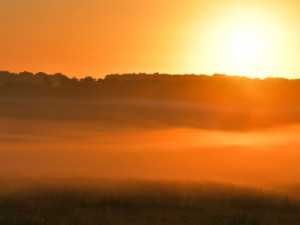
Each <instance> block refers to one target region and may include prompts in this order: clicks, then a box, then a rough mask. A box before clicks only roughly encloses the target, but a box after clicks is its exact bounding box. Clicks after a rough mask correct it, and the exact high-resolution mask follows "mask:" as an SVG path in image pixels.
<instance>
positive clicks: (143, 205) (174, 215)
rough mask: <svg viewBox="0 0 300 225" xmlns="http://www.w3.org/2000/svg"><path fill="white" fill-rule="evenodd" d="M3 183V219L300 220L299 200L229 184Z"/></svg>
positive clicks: (228, 224) (174, 223)
mask: <svg viewBox="0 0 300 225" xmlns="http://www.w3.org/2000/svg"><path fill="white" fill-rule="evenodd" d="M3 181H5V180H2V182H3ZM4 183H5V184H6V185H5V187H4V186H3V185H2V190H1V195H0V224H3V225H10V224H14V225H19V224H20V225H21V224H24V225H25V224H28V225H29V224H40V225H46V224H47V225H48V224H49V225H50V224H57V225H64V224H65V225H67V224H68V225H69V224H74V225H77V224H78V225H79V224H88V225H94V224H95V225H96V224H101V225H102V224H103V225H109V224H111V225H115V224H119V225H123V224H124V225H125V224H126V225H127V224H128V225H134V224H137V225H144V224H149V225H150V224H153V225H154V224H165V225H167V224H170V225H179V224H180V225H181V224H187V225H194V224H195V225H196V224H197V225H213V224H218V225H223V224H224V225H234V224H238V225H260V224H261V225H264V224H272V225H291V224H295V225H296V224H300V202H299V201H298V200H296V199H292V198H288V197H287V196H286V195H283V194H275V193H272V192H266V191H262V190H258V189H251V188H246V187H238V186H233V185H224V184H216V183H201V184H200V183H193V182H167V181H141V180H140V181H137V180H136V181H134V180H131V181H128V180H127V181H126V180H122V181H120V180H119V181H116V180H115V181H113V180H74V179H73V180H72V179H69V180H56V181H54V182H53V181H46V180H44V181H39V182H33V181H32V180H31V181H28V180H24V179H23V180H21V181H18V180H9V181H7V180H6V181H5V182H4ZM2 184H3V183H2ZM7 184H10V185H7Z"/></svg>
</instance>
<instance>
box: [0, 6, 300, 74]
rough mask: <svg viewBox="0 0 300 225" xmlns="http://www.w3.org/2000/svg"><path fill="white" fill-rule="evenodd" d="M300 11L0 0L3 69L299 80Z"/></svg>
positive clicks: (295, 8)
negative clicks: (187, 74)
mask: <svg viewBox="0 0 300 225" xmlns="http://www.w3.org/2000/svg"><path fill="white" fill-rule="evenodd" d="M299 10H300V2H299V1H296V0H284V1H283V0H262V1H261V0H260V1H258V0H251V1H250V0H249V1H242V0H210V1H203V0H198V1H197V0H176V1H174V0H164V1H161V0H151V1H150V0H144V1H142V0H84V1H83V0H43V1H41V0H0V25H1V35H0V43H1V45H0V70H9V71H12V72H21V71H24V70H27V71H31V72H39V71H43V72H47V73H55V72H62V73H64V74H66V75H69V76H77V77H83V76H87V75H92V76H95V77H103V76H104V75H106V74H109V73H128V72H137V73H138V72H147V73H152V72H161V73H205V74H213V73H227V74H239V75H248V76H258V77H265V76H285V77H288V78H297V77H300V64H299V60H300V42H299V38H300V16H299V13H298V12H299ZM245 44H246V45H247V44H249V46H245Z"/></svg>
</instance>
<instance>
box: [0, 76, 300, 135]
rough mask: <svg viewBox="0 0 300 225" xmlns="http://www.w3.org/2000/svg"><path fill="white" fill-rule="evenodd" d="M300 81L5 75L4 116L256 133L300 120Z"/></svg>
mask: <svg viewBox="0 0 300 225" xmlns="http://www.w3.org/2000/svg"><path fill="white" fill-rule="evenodd" d="M299 99H300V80H288V79H283V78H267V79H251V78H247V77H239V76H227V75H224V74H215V75H213V76H207V75H168V74H158V73H155V74H123V75H118V74H112V75H107V76H106V77H105V78H104V79H94V78H92V77H85V78H82V79H77V78H68V77H67V76H65V75H62V74H54V75H46V74H44V73H37V74H32V73H28V72H23V73H20V74H12V73H9V72H0V103H1V104H0V118H17V119H25V120H31V119H41V120H59V121H68V120H71V121H92V122H93V123H96V122H99V123H109V124H116V125H117V126H120V125H126V126H127V125H129V126H142V127H166V126H167V127H197V128H207V129H225V130H249V129H260V128H266V127H270V126H277V125H282V124H292V123H299V122H300V114H299V112H300V107H299Z"/></svg>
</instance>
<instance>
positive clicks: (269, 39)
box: [186, 3, 300, 78]
mask: <svg viewBox="0 0 300 225" xmlns="http://www.w3.org/2000/svg"><path fill="white" fill-rule="evenodd" d="M276 12H277V11H272V10H270V9H269V8H268V7H265V6H263V5H261V4H259V5H255V4H253V5H252V6H251V5H248V4H246V5H243V4H242V3H241V4H240V5H235V6H234V7H228V8H225V9H224V10H223V11H222V12H221V13H220V14H218V16H217V17H212V18H211V20H209V21H207V23H206V24H205V25H203V27H201V29H200V31H198V30H197V29H198V28H197V22H196V21H195V25H194V26H195V29H194V30H193V29H191V37H192V38H191V39H190V41H189V43H191V44H190V47H189V48H188V52H187V53H186V55H187V56H188V57H187V59H188V60H187V62H188V63H189V64H188V65H189V67H190V68H192V70H193V71H199V72H202V71H204V72H205V73H207V74H213V73H226V74H228V75H240V76H248V77H252V78H265V77H269V76H280V77H281V76H285V74H283V72H284V71H286V70H288V69H290V66H289V65H291V64H292V62H294V61H295V59H293V58H291V55H293V52H294V50H295V48H300V47H299V46H300V45H299V44H297V43H298V42H296V38H295V37H297V36H296V35H294V32H293V31H292V29H291V27H290V25H289V24H287V23H286V22H284V19H282V18H281V17H279V16H278V13H276ZM193 32H194V33H195V34H196V35H193ZM297 46H298V47H297ZM299 54H300V53H299ZM206 71H207V72H206Z"/></svg>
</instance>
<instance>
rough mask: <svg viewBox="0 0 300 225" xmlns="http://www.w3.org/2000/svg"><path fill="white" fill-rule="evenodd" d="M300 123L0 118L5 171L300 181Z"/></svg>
mask: <svg viewBox="0 0 300 225" xmlns="http://www.w3.org/2000/svg"><path fill="white" fill-rule="evenodd" d="M299 131H300V126H299V125H296V124H295V125H284V126H272V127H269V128H265V129H258V130H252V131H232V130H216V129H201V128H193V127H184V126H178V127H176V126H172V127H157V128H153V127H151V128H149V127H147V126H145V127H142V126H129V125H128V124H126V125H122V124H119V125H117V124H116V123H114V124H109V123H104V122H103V123H100V122H97V123H96V122H93V121H91V120H87V121H75V120H72V121H62V120H50V119H24V118H17V117H15V118H12V117H11V118H9V117H2V118H1V127H0V176H1V177H8V178H20V177H29V178H53V177H56V178H74V177H89V178H122V179H127V178H129V179H130V178H137V179H167V180H181V181H187V180H196V181H213V182H225V183H233V184H240V185H251V186H255V187H266V186H270V185H272V186H276V185H277V186H278V185H290V184H297V183H300V164H299V161H300V152H299V151H298V149H299V147H300V140H299V138H298V137H299V135H298V134H299Z"/></svg>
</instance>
